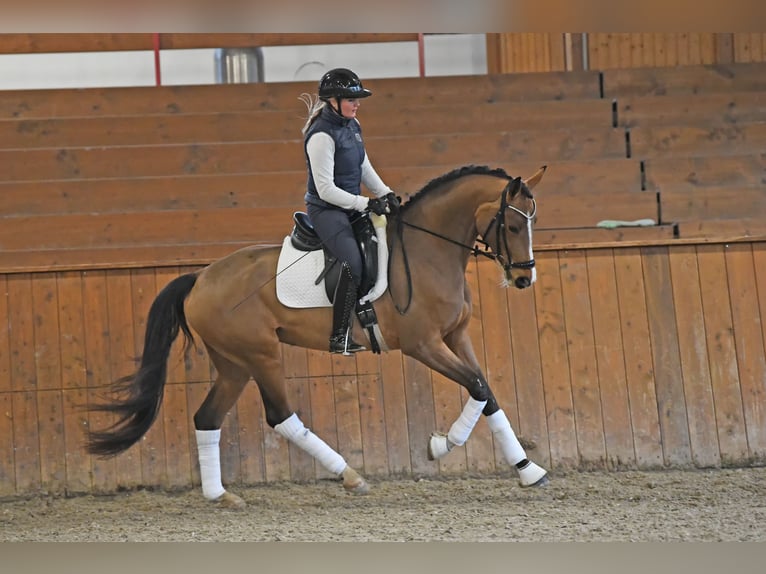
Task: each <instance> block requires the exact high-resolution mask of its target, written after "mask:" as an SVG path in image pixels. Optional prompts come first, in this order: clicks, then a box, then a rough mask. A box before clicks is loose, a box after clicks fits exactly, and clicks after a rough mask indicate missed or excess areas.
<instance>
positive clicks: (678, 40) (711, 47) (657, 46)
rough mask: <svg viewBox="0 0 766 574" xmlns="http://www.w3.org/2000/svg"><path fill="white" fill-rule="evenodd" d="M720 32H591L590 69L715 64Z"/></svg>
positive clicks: (589, 44)
mask: <svg viewBox="0 0 766 574" xmlns="http://www.w3.org/2000/svg"><path fill="white" fill-rule="evenodd" d="M716 41H717V34H714V33H711V32H681V33H657V34H653V33H638V32H631V33H591V34H588V60H589V64H590V65H589V68H590V69H591V70H605V69H619V68H645V67H660V66H686V65H699V64H713V63H715V62H716V61H717V60H716Z"/></svg>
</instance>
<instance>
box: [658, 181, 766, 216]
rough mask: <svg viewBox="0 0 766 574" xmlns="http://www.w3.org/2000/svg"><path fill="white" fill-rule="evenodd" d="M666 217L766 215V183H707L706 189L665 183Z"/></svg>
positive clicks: (662, 196)
mask: <svg viewBox="0 0 766 574" xmlns="http://www.w3.org/2000/svg"><path fill="white" fill-rule="evenodd" d="M660 209H661V214H662V221H663V222H667V223H671V222H672V223H676V222H680V221H704V220H718V219H748V218H755V217H762V218H764V219H766V187H764V186H753V187H733V186H726V187H706V188H702V189H688V188H683V187H682V188H678V189H677V188H674V187H672V186H665V187H664V188H663V189H662V191H661V192H660Z"/></svg>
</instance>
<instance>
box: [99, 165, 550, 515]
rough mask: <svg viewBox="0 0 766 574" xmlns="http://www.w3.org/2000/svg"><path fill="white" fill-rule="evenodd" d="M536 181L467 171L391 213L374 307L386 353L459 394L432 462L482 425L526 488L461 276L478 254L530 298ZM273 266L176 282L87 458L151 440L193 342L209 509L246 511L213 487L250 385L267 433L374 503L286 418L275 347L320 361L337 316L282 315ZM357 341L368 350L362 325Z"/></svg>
mask: <svg viewBox="0 0 766 574" xmlns="http://www.w3.org/2000/svg"><path fill="white" fill-rule="evenodd" d="M545 169H546V167H545V166H543V167H541V168H540V169H539V170H538V171H537V172H536V173H535V174H533V175H532V176H531V177H529V178H527V179H522V178H521V177H512V176H510V175H508V173H507V172H506V171H505V170H504V169H502V168H489V167H488V166H477V165H467V166H463V167H460V168H457V169H454V170H452V171H450V172H448V173H445V174H444V175H441V176H439V177H437V178H434V179H432V180H431V181H429V182H428V183H427V184H426V185H425V186H424V187H423V188H422V189H421V190H420V191H418V192H416V193H415V194H413V195H411V196H410V197H409V199H407V200H406V201H405V202H403V203H402V205H401V207H400V209H399V211H398V214H396V215H392V216H391V217H389V218H387V223H386V225H385V229H386V238H387V239H386V241H387V245H388V250H389V255H390V256H389V259H388V262H387V263H388V287H387V289H386V290H385V292H384V293H383V295H382V296H380V297H379V298H378V299H377V300H376V301H375V303H374V308H375V311H376V315H377V320H378V325H379V332H380V334H381V335H382V338H383V340H384V341H385V350H386V351H387V350H396V349H399V350H401V352H402V353H403V354H404V355H407V356H409V357H412V358H414V359H416V360H417V361H420V362H421V363H423V364H424V365H426V366H427V367H429V368H431V369H433V370H435V371H437V372H439V373H441V374H442V375H444V376H446V377H447V378H449V379H451V380H453V381H455V382H456V383H458V384H459V385H462V386H463V387H464V388H465V389H466V390H467V391H468V394H469V398H468V399H467V400H466V403H465V405H464V407H463V409H462V412H461V413H460V415H459V417H458V418H457V420H455V421H454V423H453V424H452V425H451V427H450V429H449V430H448V432H446V433H444V432H434V433H433V434H432V435H431V436H430V438H429V442H428V445H427V454H428V458H429V459H431V460H436V459H439V458H441V457H443V456H446V455H447V454H448V453H449V452H450V451H451V450H452V449H453V448H454V447H457V446H461V445H463V444H465V442H466V441H467V440H468V438H469V435H470V434H471V431H472V429H473V428H474V426H475V425H476V423H477V422H478V419H479V418H480V416H481V415H482V414H483V415H484V416H485V417H486V420H487V422H488V426H489V428H490V430H491V432H492V435H493V439H494V441H495V442H496V443H497V444H498V445H499V446H500V450H501V452H502V453H503V456H504V458H505V460H506V461H507V462H508V464H509V465H510V466H511V467H512V468H515V469H516V471H517V474H518V478H519V484H520V485H521V486H522V487H529V486H542V485H545V484H547V483H548V481H549V479H548V476H547V474H548V473H547V471H546V470H545V469H544V468H542V467H540V466H538V465H537V464H536V463H534V462H532V461H530V460H529V459H528V458H527V455H526V452H525V451H524V448H523V447H522V445H521V443H520V442H519V440H518V438H517V437H516V435H515V433H514V431H513V429H512V427H511V424H510V422H509V420H508V417H507V416H506V415H505V413H504V411H503V410H502V409H501V408H500V405H499V404H498V402H497V400H496V399H495V396H494V394H493V392H492V390H491V388H490V385H489V383H488V381H487V379H486V377H485V376H484V374H483V373H482V369H481V367H480V365H479V362H478V360H477V358H476V355H475V353H474V350H473V347H472V344H471V341H470V339H469V335H468V325H469V321H470V318H471V308H472V302H471V293H470V290H469V287H468V285H467V283H466V277H465V274H466V268H467V265H468V261H469V258H470V257H471V256H479V255H482V256H486V257H488V258H490V259H492V260H494V261H495V262H496V263H497V265H498V268H499V269H500V272H501V286H502V287H506V288H507V287H509V286H511V285H512V286H513V287H515V288H517V289H526V288H528V287H530V286H531V285H532V284H533V283H534V282H535V278H536V270H535V261H534V256H533V251H532V229H533V225H534V221H535V219H536V211H537V204H536V201H535V199H534V197H533V195H532V189H533V188H534V187H535V186H536V185H537V184H538V182H539V181H540V179H541V178H542V176H543V174H544V173H545ZM480 246H481V247H480ZM279 255H280V247H279V246H249V247H245V248H242V249H239V250H237V251H234V252H232V253H231V254H229V255H227V256H225V257H223V258H221V259H218V260H217V261H214V262H212V263H211V264H209V265H208V266H206V267H204V268H201V269H200V270H197V271H195V272H192V273H187V274H184V275H180V276H178V277H176V278H175V279H173V280H172V281H170V282H169V283H168V284H167V285H166V286H165V287H164V288H163V289H162V290H161V291H160V292H159V294H158V295H157V297H156V298H155V300H154V301H153V303H152V305H151V307H150V310H149V313H148V317H147V323H146V331H145V338H144V348H143V352H142V355H141V358H140V364H139V366H138V369H137V371H136V373H135V374H133V375H130V376H128V377H123V378H122V379H119V380H118V381H115V382H114V383H112V385H113V386H112V387H110V389H111V390H113V395H111V397H110V398H109V400H108V401H106V402H102V403H101V404H94V405H90V406H89V409H91V410H97V411H105V412H110V413H113V414H114V415H115V419H114V420H115V421H116V422H114V423H113V424H112V425H110V426H107V427H106V428H104V429H101V430H98V429H90V430H89V431H88V439H87V450H88V451H89V452H90V453H91V454H93V455H97V456H102V457H110V456H115V455H117V454H119V453H121V452H123V451H125V450H127V449H128V448H129V447H130V446H132V445H133V444H135V443H136V442H137V441H138V440H139V439H140V438H141V437H142V436H143V435H144V434H145V433H146V432H147V431H148V430H149V428H150V427H151V425H152V423H153V422H154V420H155V418H156V417H157V414H158V411H159V409H160V405H161V403H162V396H163V389H164V385H165V381H166V374H167V361H168V358H169V355H170V350H171V346H172V344H173V343H174V341H175V340H176V338H177V337H178V336H179V334H180V333H183V336H184V338H185V343H186V345H187V347H188V346H189V345H190V344H194V343H196V340H195V338H194V335H193V334H192V333H194V334H196V336H197V337H198V338H199V339H201V340H202V343H203V344H204V348H205V349H206V351H207V353H208V355H209V357H210V360H211V362H212V364H213V366H214V367H215V371H216V377H215V382H214V384H213V385H212V387H211V388H210V391H209V392H208V394H207V395H206V397H205V399H204V400H203V402H202V404H201V405H200V406H199V408H198V410H197V411H196V412H195V414H194V416H193V421H194V426H195V435H196V441H197V447H198V460H199V465H200V475H201V487H202V495H203V497H204V498H205V499H207V500H209V501H214V502H216V503H220V504H221V505H223V506H226V507H231V508H244V507H245V502H244V501H243V500H242V499H241V498H240V497H239V496H238V495H236V494H234V493H232V492H230V491H228V490H227V489H225V488H224V486H223V485H222V482H221V462H220V449H219V443H220V433H221V426H222V423H223V420H224V417H225V415H226V414H227V413H228V412H229V410H230V409H231V408H232V407H233V406H234V405H235V403H236V401H237V399H238V398H239V396H240V394H241V393H242V391H243V389H244V388H245V386H246V385H247V384H248V383H249V381H250V379H253V380H254V381H255V384H256V385H257V387H258V389H259V391H260V394H261V397H262V399H263V405H264V410H265V417H266V422H267V423H268V425H269V426H270V427H271V428H273V429H274V430H275V431H276V432H277V433H278V434H279V435H281V436H282V437H284V438H285V439H287V440H288V441H290V442H292V443H294V444H295V445H297V446H298V447H300V448H301V449H302V450H304V451H305V452H307V453H308V454H309V455H311V456H312V457H314V458H315V459H316V461H317V462H318V463H320V464H321V465H322V466H323V467H324V468H326V469H327V470H328V471H329V472H330V473H332V474H333V475H334V476H337V477H338V481H339V482H341V481H342V486H343V488H344V489H345V490H346V491H348V492H350V493H358V494H364V493H366V492H368V491H369V484H368V482H367V481H366V480H365V479H364V477H362V476H361V475H360V473H358V472H357V471H356V470H355V469H353V468H351V467H350V466H349V465H348V464H347V463H346V460H345V459H344V458H343V457H342V456H341V455H340V454H339V453H338V452H336V451H335V450H333V449H332V448H331V447H330V446H329V445H328V444H327V443H325V442H324V441H323V440H322V439H321V438H320V437H318V436H317V435H315V434H314V433H313V432H312V431H311V430H309V429H308V428H306V427H305V426H304V424H303V422H302V421H301V420H300V418H299V417H298V415H297V414H296V412H295V411H294V410H293V408H292V407H291V404H290V399H289V397H288V393H287V390H286V383H285V377H284V374H283V369H282V365H281V362H280V358H279V357H280V343H287V344H290V345H296V346H299V347H303V348H308V349H316V350H321V351H327V350H328V347H327V340H328V334H329V333H330V329H331V319H332V317H331V315H332V311H331V310H330V309H329V308H327V307H315V308H301V309H296V308H289V307H287V306H285V305H283V304H282V303H280V301H279V300H278V297H277V293H276V288H275V281H274V278H275V273H276V270H277V265H278V258H279ZM352 336H353V337H354V339H355V340H367V339H368V335H367V331H365V330H364V329H362V327H361V326H360V324H359V323H356V324H355V326H354V327H353V332H352ZM384 384H385V383H384Z"/></svg>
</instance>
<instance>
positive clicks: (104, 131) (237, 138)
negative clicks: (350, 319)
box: [0, 100, 612, 149]
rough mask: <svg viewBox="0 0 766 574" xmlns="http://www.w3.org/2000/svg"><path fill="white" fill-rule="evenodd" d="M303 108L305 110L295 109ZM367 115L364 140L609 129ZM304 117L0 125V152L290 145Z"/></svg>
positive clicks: (411, 111)
mask: <svg viewBox="0 0 766 574" xmlns="http://www.w3.org/2000/svg"><path fill="white" fill-rule="evenodd" d="M300 105H302V104H300ZM395 113H396V118H397V121H392V117H391V114H392V112H391V110H388V109H380V108H376V107H375V106H374V105H371V106H369V107H367V106H366V105H365V107H364V108H363V109H362V111H361V112H360V116H359V117H360V121H361V122H362V127H363V129H364V135H365V137H386V136H392V137H393V136H404V135H427V134H443V133H468V132H488V131H489V132H496V131H500V130H503V131H506V130H511V131H525V130H547V129H560V128H567V129H573V128H579V127H603V128H609V127H611V124H612V112H611V104H610V103H609V102H607V101H605V100H562V101H543V102H534V103H530V102H497V103H477V104H472V105H464V104H461V105H451V106H446V105H433V106H421V105H417V104H411V105H405V106H402V107H401V108H400V109H398V110H397V111H396V112H395ZM305 116H306V110H305V108H304V109H303V110H299V109H298V110H290V111H254V112H245V111H239V112H218V113H199V114H154V115H140V116H95V117H81V118H52V119H45V120H43V119H30V120H26V119H25V120H5V121H0V149H18V148H24V149H28V148H45V147H84V146H115V145H159V144H181V143H190V144H191V143H195V144H197V143H204V142H241V141H273V140H293V139H296V138H300V137H301V132H300V130H301V128H302V127H303V123H304V120H305Z"/></svg>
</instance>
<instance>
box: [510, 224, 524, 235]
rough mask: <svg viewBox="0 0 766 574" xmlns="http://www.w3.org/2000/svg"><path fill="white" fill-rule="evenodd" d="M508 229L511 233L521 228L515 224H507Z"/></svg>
mask: <svg viewBox="0 0 766 574" xmlns="http://www.w3.org/2000/svg"><path fill="white" fill-rule="evenodd" d="M508 231H510V232H511V233H518V232H519V231H521V230H520V229H519V228H518V227H516V226H515V225H509V226H508Z"/></svg>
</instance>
